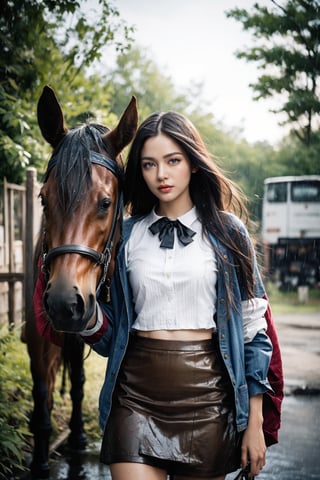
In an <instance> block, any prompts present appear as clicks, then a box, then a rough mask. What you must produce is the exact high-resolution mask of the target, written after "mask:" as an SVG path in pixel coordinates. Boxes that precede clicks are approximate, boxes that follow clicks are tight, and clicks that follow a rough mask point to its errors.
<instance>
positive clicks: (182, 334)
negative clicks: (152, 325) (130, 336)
mask: <svg viewBox="0 0 320 480" xmlns="http://www.w3.org/2000/svg"><path fill="white" fill-rule="evenodd" d="M212 332H213V330H212V329H209V330H207V329H206V330H205V329H202V330H150V331H141V330H138V331H137V335H139V336H140V337H146V338H154V339H156V340H183V341H188V340H209V339H210V338H211V337H212Z"/></svg>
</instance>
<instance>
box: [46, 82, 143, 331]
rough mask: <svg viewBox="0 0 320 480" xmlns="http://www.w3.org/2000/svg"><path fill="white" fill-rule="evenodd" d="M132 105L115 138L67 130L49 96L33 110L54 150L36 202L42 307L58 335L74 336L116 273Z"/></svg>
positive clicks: (97, 130) (97, 128) (95, 128)
mask: <svg viewBox="0 0 320 480" xmlns="http://www.w3.org/2000/svg"><path fill="white" fill-rule="evenodd" d="M137 122H138V113H137V106H136V100H135V98H134V97H133V98H132V99H131V102H130V104H129V105H128V107H127V108H126V110H125V112H124V113H123V115H122V117H121V119H120V121H119V123H118V125H117V127H116V128H114V129H113V130H110V129H108V128H107V127H104V126H101V125H97V124H92V123H91V124H86V125H83V126H81V127H77V128H72V129H70V130H68V129H67V127H66V126H65V122H64V116H63V113H62V110H61V107H60V105H59V103H58V101H57V99H56V96H55V94H54V92H53V90H52V89H51V88H49V87H45V88H44V90H43V93H42V95H41V97H40V99H39V102H38V123H39V126H40V129H41V132H42V135H43V137H44V138H45V139H46V140H47V141H48V142H49V143H50V145H51V146H52V148H53V154H52V157H51V159H50V161H49V164H48V168H47V172H46V176H45V181H44V184H43V186H42V188H41V192H40V197H41V201H42V205H43V211H44V217H45V218H44V225H45V227H44V233H43V236H44V238H43V268H44V273H45V275H46V278H47V287H46V290H45V293H44V299H43V300H44V307H45V310H46V313H47V316H48V319H49V321H50V322H51V324H52V325H53V327H54V328H55V329H56V330H59V331H65V332H75V333H76V332H79V331H81V330H83V329H85V328H86V326H87V324H88V321H89V320H90V318H91V317H92V316H93V314H94V312H95V308H96V295H97V294H99V292H101V290H102V289H103V288H104V285H105V281H106V279H110V277H111V275H112V272H113V265H114V255H115V244H116V242H117V240H118V238H119V232H120V228H119V226H120V222H121V218H122V197H121V180H122V175H123V165H122V161H121V155H120V153H121V151H122V150H123V148H124V147H125V146H126V145H128V144H129V143H130V142H131V140H132V138H133V136H134V134H135V131H136V128H137Z"/></svg>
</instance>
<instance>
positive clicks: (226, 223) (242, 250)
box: [124, 112, 254, 298]
mask: <svg viewBox="0 0 320 480" xmlns="http://www.w3.org/2000/svg"><path fill="white" fill-rule="evenodd" d="M160 133H162V134H165V135H167V136H168V137H170V138H171V139H172V140H173V141H174V142H176V143H177V144H178V145H179V146H180V147H181V148H182V150H183V151H184V152H185V154H186V155H187V157H188V158H189V160H190V162H191V167H196V168H195V170H196V172H195V173H193V174H192V175H191V180H190V196H191V199H192V201H193V203H194V205H195V206H196V209H197V213H198V215H199V217H200V221H201V223H202V228H203V231H204V233H206V234H208V233H212V234H213V235H215V237H217V238H218V239H219V240H220V242H221V243H222V244H224V245H225V246H226V247H227V248H228V249H229V250H230V251H231V252H232V254H233V259H234V264H235V265H236V267H237V273H238V278H239V283H240V286H241V289H244V291H245V292H246V294H247V296H248V298H252V297H253V296H254V295H253V253H252V249H251V247H250V245H244V242H243V236H242V235H241V234H240V232H238V231H237V229H235V230H234V232H233V234H232V235H230V229H231V228H232V222H231V221H230V217H229V216H228V215H226V214H225V212H233V213H235V214H236V215H237V216H239V217H243V218H245V221H247V219H248V212H247V209H246V207H245V205H244V201H243V198H242V193H241V191H240V189H239V188H238V187H237V186H236V185H235V184H234V183H233V182H232V181H231V180H230V179H228V178H227V177H226V176H225V175H224V174H223V172H222V171H221V170H220V169H219V167H218V166H217V165H216V163H215V162H214V161H213V159H212V158H211V156H210V154H209V152H208V150H207V148H206V146H205V144H204V142H203V140H202V138H201V136H200V134H199V132H198V131H197V129H196V128H195V126H194V125H193V124H192V122H190V121H189V120H188V119H187V118H186V117H185V116H184V115H181V114H180V113H177V112H166V113H154V114H152V115H150V116H149V117H148V118H147V119H146V120H145V121H144V122H143V123H142V124H141V125H140V127H139V129H138V131H137V133H136V136H135V139H134V140H133V142H132V145H131V148H130V151H129V155H128V162H127V167H126V174H125V188H124V198H125V206H126V209H127V212H128V213H129V214H130V215H144V214H147V213H149V212H150V211H151V210H152V208H153V207H154V206H155V205H157V203H158V199H157V198H156V197H155V196H154V195H153V194H152V193H151V192H150V190H149V188H148V187H147V185H146V183H145V181H144V179H143V176H142V169H141V150H142V148H143V145H144V143H145V141H146V140H147V139H148V138H150V137H154V136H156V135H158V134H160ZM216 254H217V255H218V256H219V257H220V258H222V256H221V252H218V251H217V252H216ZM222 260H223V261H224V262H226V260H225V259H224V258H222ZM228 287H229V285H227V288H228ZM228 293H229V295H230V294H231V292H230V291H229V292H228ZM229 295H228V296H229Z"/></svg>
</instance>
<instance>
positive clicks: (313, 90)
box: [227, 0, 320, 146]
mask: <svg viewBox="0 0 320 480" xmlns="http://www.w3.org/2000/svg"><path fill="white" fill-rule="evenodd" d="M271 1H272V4H273V5H272V6H270V7H269V6H267V7H265V6H259V5H258V4H257V3H255V4H254V7H253V9H252V11H251V12H249V11H247V10H245V9H240V8H235V9H232V10H229V11H228V12H227V16H228V17H232V18H234V19H235V20H237V21H239V22H241V23H242V25H243V28H244V30H248V31H252V32H253V35H254V37H255V39H256V41H257V42H258V44H257V45H256V46H254V47H251V48H249V49H247V48H246V49H245V50H241V51H238V52H237V57H238V58H243V59H245V60H248V61H249V62H256V63H257V64H258V66H259V69H260V70H261V71H262V74H261V75H260V77H259V78H258V81H257V82H256V83H252V84H251V85H250V86H251V87H252V89H253V91H254V94H255V99H256V100H259V99H260V98H267V97H273V96H274V95H277V96H278V97H279V101H280V103H281V105H282V106H281V107H280V108H279V109H275V110H273V111H274V112H275V113H280V112H284V113H285V115H286V120H285V121H284V122H283V123H287V124H290V125H291V127H292V131H293V132H294V133H295V135H296V136H297V138H298V139H299V140H300V141H301V142H303V143H304V144H305V145H307V146H309V145H311V143H312V137H313V134H314V133H315V132H317V131H318V130H319V126H320V122H319V120H320V97H319V75H320V44H319V38H320V22H319V16H320V5H319V2H318V0H308V1H307V0H286V2H282V4H281V5H280V3H278V2H277V1H275V0H271Z"/></svg>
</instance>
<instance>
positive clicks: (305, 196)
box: [291, 180, 320, 202]
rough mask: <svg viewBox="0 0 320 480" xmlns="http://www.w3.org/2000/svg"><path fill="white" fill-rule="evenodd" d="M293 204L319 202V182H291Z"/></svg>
mask: <svg viewBox="0 0 320 480" xmlns="http://www.w3.org/2000/svg"><path fill="white" fill-rule="evenodd" d="M291 199H292V201H293V202H320V182H313V181H312V180H309V181H307V182H293V183H292V184H291Z"/></svg>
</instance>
